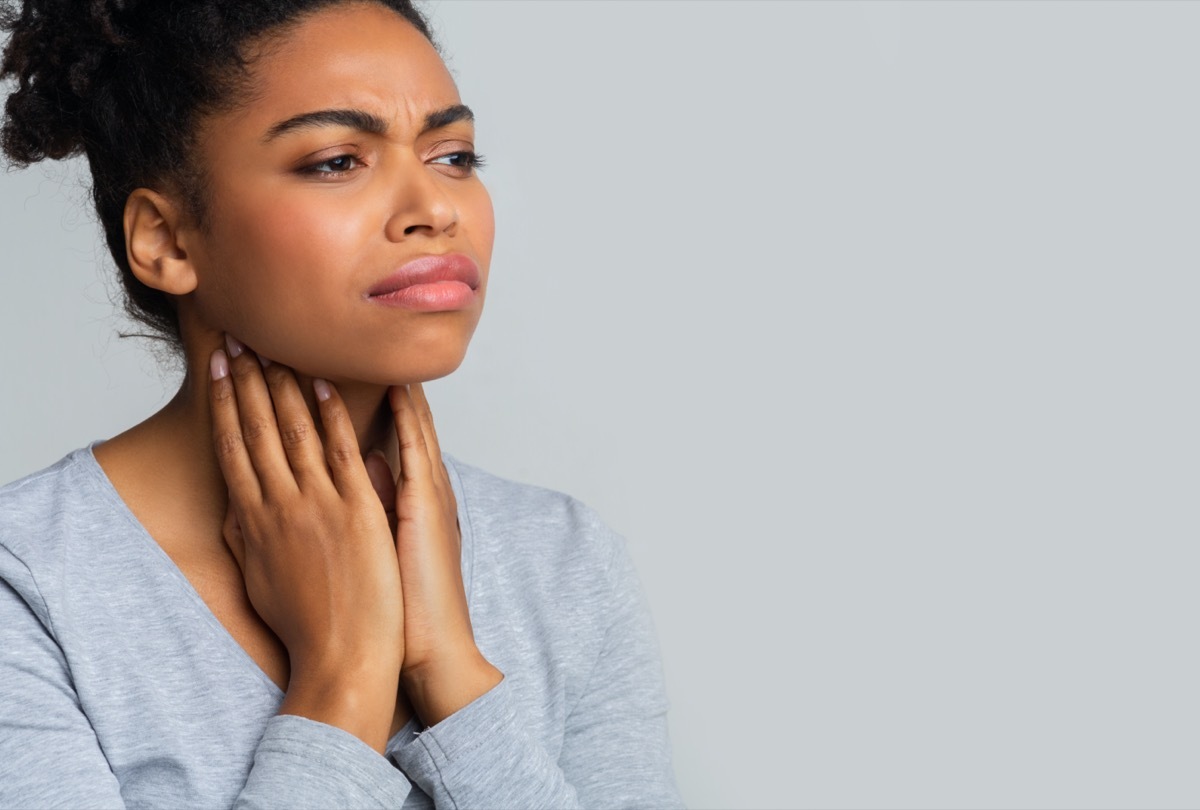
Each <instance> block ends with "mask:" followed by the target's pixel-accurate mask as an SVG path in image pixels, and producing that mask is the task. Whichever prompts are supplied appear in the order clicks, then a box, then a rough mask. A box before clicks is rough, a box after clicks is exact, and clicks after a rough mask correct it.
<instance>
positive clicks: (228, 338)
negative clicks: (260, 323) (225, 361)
mask: <svg viewBox="0 0 1200 810" xmlns="http://www.w3.org/2000/svg"><path fill="white" fill-rule="evenodd" d="M225 345H226V346H228V347H229V356H230V357H238V356H240V355H241V353H242V352H244V351H246V346H245V345H244V344H243V343H242V342H241V341H240V340H238V339H237V338H235V337H234V336H233V335H231V334H229V333H228V332H226V333H225Z"/></svg>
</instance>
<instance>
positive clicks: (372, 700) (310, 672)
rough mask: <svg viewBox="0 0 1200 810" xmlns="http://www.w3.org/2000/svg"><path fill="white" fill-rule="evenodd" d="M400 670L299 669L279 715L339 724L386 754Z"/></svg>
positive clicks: (360, 665) (355, 666) (359, 665)
mask: <svg viewBox="0 0 1200 810" xmlns="http://www.w3.org/2000/svg"><path fill="white" fill-rule="evenodd" d="M397 677H398V668H392V669H391V671H390V674H389V668H388V667H387V666H386V665H380V666H369V665H368V664H367V662H366V661H358V662H354V663H350V664H343V665H341V666H308V667H299V666H298V667H296V668H295V669H294V670H293V672H292V675H291V678H290V680H289V682H288V689H287V694H286V695H285V696H284V699H283V703H282V704H281V705H280V707H279V711H278V713H279V714H293V715H298V716H300V717H307V718H308V719H310V720H316V721H317V722H320V723H325V724H326V725H330V726H335V727H337V728H340V729H342V730H343V731H346V732H348V733H350V734H353V735H354V736H355V737H358V738H359V739H360V740H362V741H363V742H364V743H366V744H367V745H369V746H371V747H372V748H373V749H375V750H376V751H377V752H379V753H381V754H382V753H383V752H384V750H385V748H386V746H387V741H388V738H389V736H390V733H391V724H392V719H393V717H394V715H395V711H396V701H397V694H396V683H397Z"/></svg>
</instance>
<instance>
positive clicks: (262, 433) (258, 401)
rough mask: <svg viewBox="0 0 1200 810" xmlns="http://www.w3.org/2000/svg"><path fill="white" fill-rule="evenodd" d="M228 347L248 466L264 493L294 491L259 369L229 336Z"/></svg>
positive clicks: (258, 365) (294, 485)
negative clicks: (247, 454)
mask: <svg viewBox="0 0 1200 810" xmlns="http://www.w3.org/2000/svg"><path fill="white" fill-rule="evenodd" d="M225 342H226V344H227V346H228V348H229V355H230V357H229V375H230V376H231V377H232V378H233V387H234V389H235V390H236V391H237V405H238V416H239V418H240V420H241V423H242V441H243V442H244V443H245V445H246V450H247V451H248V452H249V454H250V463H251V464H253V465H254V471H255V472H256V473H258V480H259V482H260V483H261V486H262V489H263V492H264V493H265V494H266V495H267V496H268V497H269V496H270V493H271V491H272V490H274V491H276V492H287V491H289V490H291V491H294V490H295V489H296V488H297V487H296V478H295V476H294V475H292V468H291V467H290V466H289V465H288V460H287V454H286V453H284V452H283V443H282V442H281V441H280V439H279V425H278V423H276V421H275V409H274V407H273V406H272V404H271V394H270V392H268V390H267V383H266V381H265V380H264V379H263V375H262V372H263V370H262V366H261V365H260V364H259V362H258V359H257V357H256V356H255V354H254V352H251V351H247V350H246V347H245V346H244V345H242V344H241V343H240V342H239V341H238V340H237V339H236V338H234V337H233V336H232V335H226V336H225Z"/></svg>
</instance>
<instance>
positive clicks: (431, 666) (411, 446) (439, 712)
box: [366, 383, 503, 726]
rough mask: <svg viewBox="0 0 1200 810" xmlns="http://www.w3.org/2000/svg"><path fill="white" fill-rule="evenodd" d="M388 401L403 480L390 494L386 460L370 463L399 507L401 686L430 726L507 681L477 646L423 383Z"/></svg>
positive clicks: (450, 495)
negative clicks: (402, 627) (402, 658)
mask: <svg viewBox="0 0 1200 810" xmlns="http://www.w3.org/2000/svg"><path fill="white" fill-rule="evenodd" d="M388 399H389V403H390V404H391V407H392V413H393V417H394V419H395V423H396V436H397V438H398V440H399V444H400V476H399V479H398V480H396V481H394V483H392V486H391V489H392V490H393V491H392V492H389V491H388V489H389V487H388V484H389V482H393V478H392V474H391V471H390V469H389V468H388V467H387V462H386V461H385V460H384V459H383V457H382V456H378V455H374V454H373V455H371V456H368V457H367V462H366V463H367V466H368V469H369V475H370V478H371V480H372V481H373V482H374V484H375V489H376V491H377V492H378V494H379V496H380V498H381V499H383V501H384V503H388V502H389V501H391V502H392V503H394V504H395V525H396V554H397V557H398V559H399V569H400V579H401V581H402V583H403V591H402V593H403V599H404V665H403V667H402V669H401V683H402V685H403V688H404V691H405V693H406V695H407V696H408V698H409V699H410V700H411V701H412V704H413V707H414V709H415V710H416V712H417V714H418V715H419V716H420V718H421V720H422V721H423V722H424V723H425V724H426V725H430V726H432V725H435V724H436V723H439V722H441V720H443V719H445V718H446V717H449V716H450V715H451V714H453V713H454V712H456V711H458V710H459V709H461V708H462V707H463V706H466V705H467V704H468V703H470V702H471V701H473V700H475V698H477V697H479V696H480V695H482V694H483V693H485V692H487V691H488V690H489V689H491V688H492V687H493V686H495V685H496V684H498V683H499V682H500V681H501V679H502V678H503V675H502V674H501V673H500V671H499V670H498V669H496V668H495V667H494V666H492V665H491V664H490V663H489V662H488V661H487V660H486V659H485V658H484V657H483V655H482V653H480V651H479V648H478V647H477V646H476V645H475V636H474V633H473V632H472V629H471V617H470V614H469V613H468V610H467V594H466V590H465V588H464V587H463V581H462V565H461V560H462V539H461V535H460V533H459V526H458V505H457V503H456V501H455V498H454V490H453V489H452V488H451V486H450V476H449V474H448V473H447V472H446V466H445V464H443V463H442V451H441V448H440V447H439V445H438V438H437V432H436V431H435V430H434V427H433V415H432V414H431V413H430V410H429V401H428V400H427V399H426V398H425V391H424V389H423V388H422V387H421V385H420V384H419V383H414V384H412V385H409V386H394V387H392V388H391V389H390V390H389V391H388ZM389 496H390V497H389Z"/></svg>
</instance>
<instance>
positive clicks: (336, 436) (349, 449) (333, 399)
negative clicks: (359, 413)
mask: <svg viewBox="0 0 1200 810" xmlns="http://www.w3.org/2000/svg"><path fill="white" fill-rule="evenodd" d="M313 393H314V394H316V395H317V410H318V411H320V413H321V425H322V426H323V427H324V428H325V461H326V463H327V464H329V471H330V472H331V473H332V474H333V485H334V486H335V487H337V491H338V492H339V493H341V494H342V495H350V494H356V493H358V491H359V490H360V489H361V488H362V487H363V486H370V480H369V479H368V477H367V471H366V468H365V467H364V465H363V460H362V456H360V455H359V450H358V437H357V436H355V435H354V425H352V424H351V423H350V414H349V413H348V412H347V411H346V404H345V403H344V402H342V397H341V394H339V393H338V392H337V389H336V388H334V387H333V383H331V382H328V381H326V380H322V379H314V380H313Z"/></svg>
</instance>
